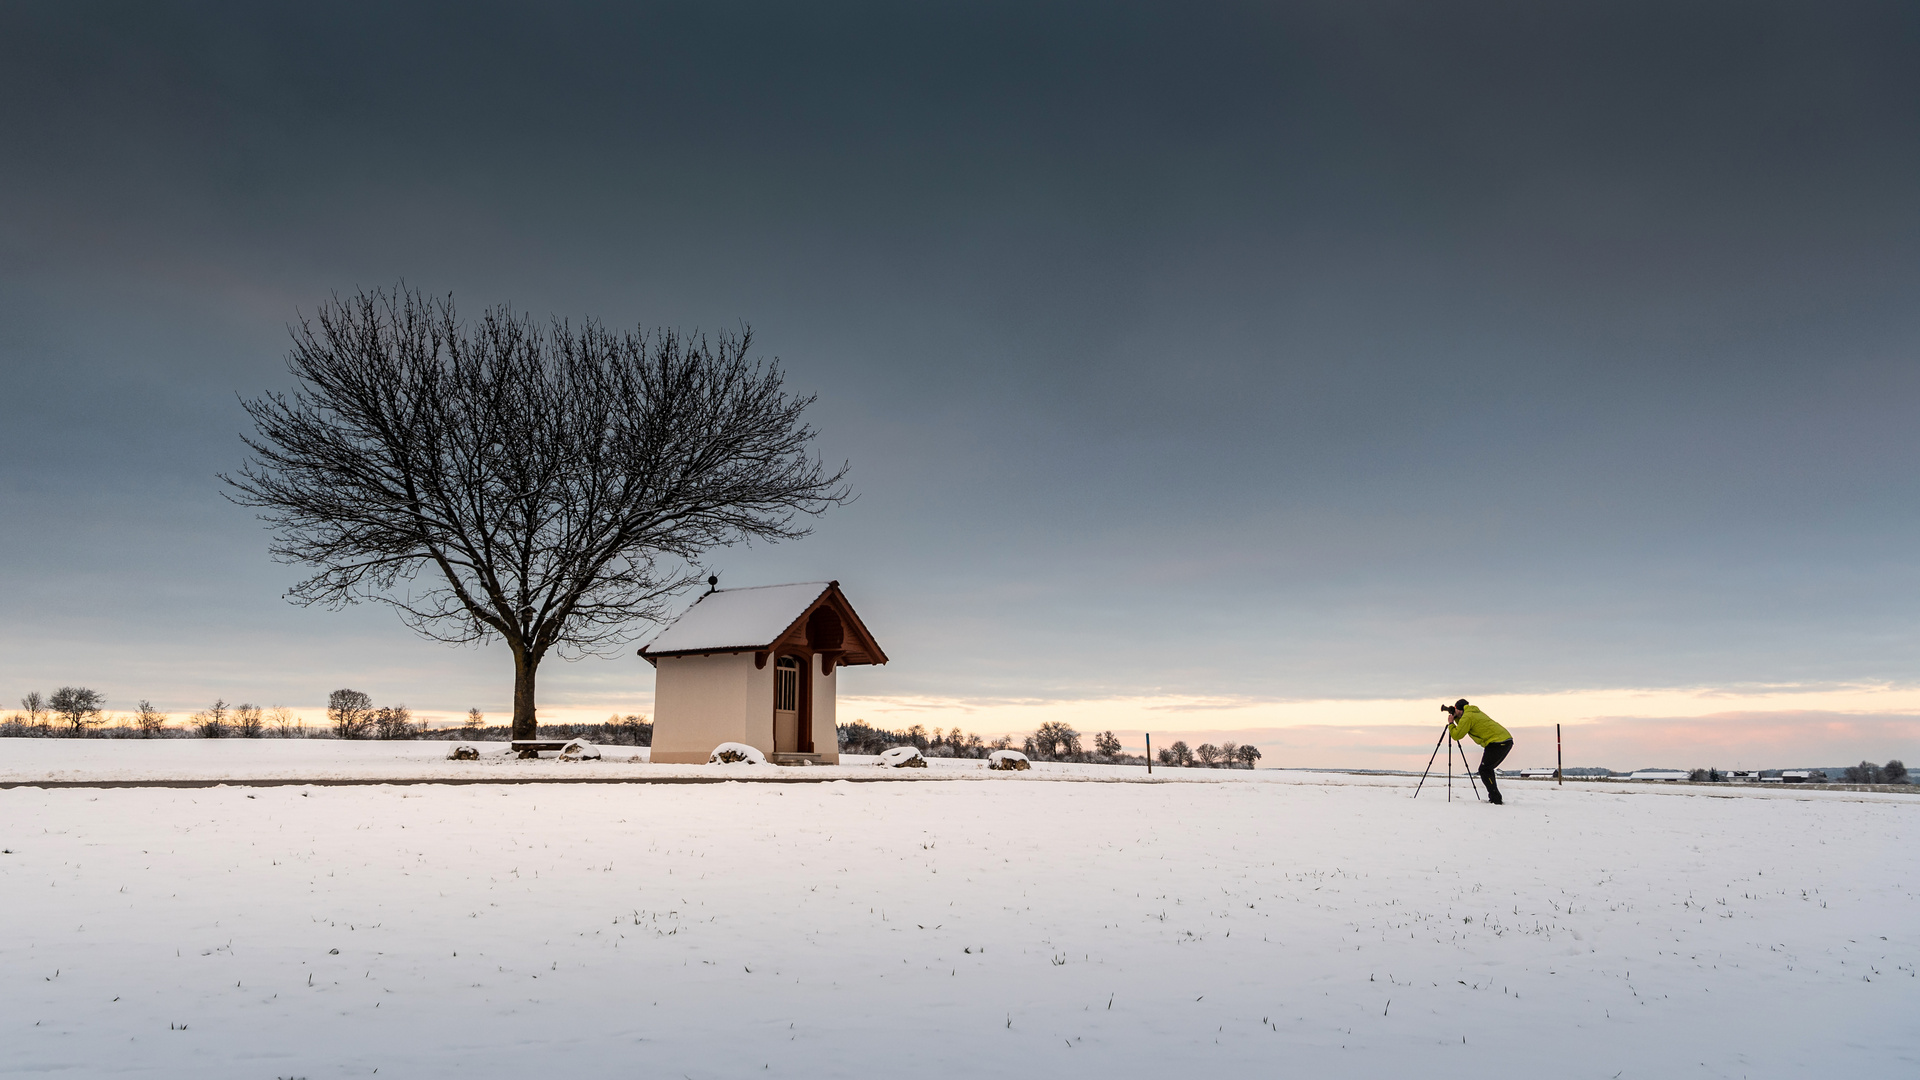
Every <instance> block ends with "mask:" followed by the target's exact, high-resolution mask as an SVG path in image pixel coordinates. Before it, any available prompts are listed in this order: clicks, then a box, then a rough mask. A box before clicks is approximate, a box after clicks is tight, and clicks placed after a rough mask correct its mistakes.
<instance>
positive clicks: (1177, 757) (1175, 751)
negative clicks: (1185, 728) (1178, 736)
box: [1166, 741, 1193, 768]
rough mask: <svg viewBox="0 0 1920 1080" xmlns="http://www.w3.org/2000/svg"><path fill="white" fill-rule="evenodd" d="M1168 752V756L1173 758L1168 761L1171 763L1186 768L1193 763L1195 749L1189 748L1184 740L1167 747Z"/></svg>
mask: <svg viewBox="0 0 1920 1080" xmlns="http://www.w3.org/2000/svg"><path fill="white" fill-rule="evenodd" d="M1166 752H1167V754H1168V756H1170V757H1171V758H1172V759H1173V760H1171V761H1168V762H1167V764H1169V765H1179V766H1181V767H1183V768H1185V767H1189V766H1191V765H1192V764H1193V751H1192V750H1189V749H1188V748H1187V744H1186V743H1185V742H1184V741H1176V742H1175V743H1174V744H1173V745H1172V746H1169V747H1167V751H1166Z"/></svg>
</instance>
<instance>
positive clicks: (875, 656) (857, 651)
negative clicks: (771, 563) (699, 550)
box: [640, 581, 887, 664]
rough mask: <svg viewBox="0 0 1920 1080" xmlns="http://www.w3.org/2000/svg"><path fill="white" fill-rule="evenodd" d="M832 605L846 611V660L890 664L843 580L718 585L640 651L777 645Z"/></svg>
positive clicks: (652, 655) (746, 648)
mask: <svg viewBox="0 0 1920 1080" xmlns="http://www.w3.org/2000/svg"><path fill="white" fill-rule="evenodd" d="M822 606H826V607H831V608H832V609H833V610H834V612H835V613H836V614H838V615H840V616H841V622H842V624H843V626H844V634H845V641H844V642H843V649H842V650H841V651H843V652H844V653H845V654H846V655H845V656H844V658H843V660H842V662H843V663H848V664H884V663H886V662H887V657H886V654H885V653H883V652H881V651H880V647H879V645H878V644H877V643H875V642H874V640H873V635H872V634H870V633H868V631H867V628H866V624H864V623H862V622H861V621H860V616H859V615H857V614H855V613H854V610H853V605H851V604H849V603H847V598H846V597H845V596H844V595H842V594H841V592H840V583H839V582H837V581H801V582H794V583H792V584H788V585H756V586H751V587H748V588H742V589H714V590H712V591H711V592H708V593H707V594H706V595H704V596H702V597H700V598H699V599H698V600H695V601H694V602H693V606H691V607H689V608H687V610H686V611H684V612H681V614H680V617H679V618H677V619H675V620H673V621H672V622H671V623H668V624H667V627H666V629H664V630H662V631H660V632H659V633H658V634H656V635H654V638H653V640H652V641H649V642H647V644H646V645H645V646H644V647H643V648H641V650H640V655H641V656H643V657H646V658H647V659H648V660H652V659H654V658H655V657H659V656H672V655H684V654H687V653H718V652H747V651H750V650H751V651H757V650H762V649H771V648H772V647H773V646H774V645H776V644H778V643H780V641H781V639H782V638H785V637H787V636H788V635H789V634H790V633H792V632H794V631H795V629H796V627H797V626H798V625H799V624H800V622H801V621H802V620H803V619H806V618H807V617H808V616H809V615H811V614H812V613H813V612H814V611H815V610H816V609H818V608H820V607H822Z"/></svg>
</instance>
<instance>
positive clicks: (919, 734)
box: [905, 724, 932, 751]
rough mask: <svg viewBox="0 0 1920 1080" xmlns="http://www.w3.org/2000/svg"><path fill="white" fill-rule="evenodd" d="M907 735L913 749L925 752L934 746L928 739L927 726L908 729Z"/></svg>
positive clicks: (920, 725) (918, 725) (917, 725)
mask: <svg viewBox="0 0 1920 1080" xmlns="http://www.w3.org/2000/svg"><path fill="white" fill-rule="evenodd" d="M905 734H906V736H907V737H906V742H908V743H910V744H912V746H913V748H914V749H916V750H922V751H924V750H925V749H926V748H927V747H928V746H931V745H932V743H931V742H930V741H929V740H928V739H927V729H926V727H925V725H922V724H914V725H913V726H911V727H909V728H907V730H906V733H905Z"/></svg>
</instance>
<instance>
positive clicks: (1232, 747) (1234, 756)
mask: <svg viewBox="0 0 1920 1080" xmlns="http://www.w3.org/2000/svg"><path fill="white" fill-rule="evenodd" d="M1239 760H1240V744H1239V743H1234V742H1223V743H1221V744H1220V767H1221V768H1223V769H1231V768H1233V766H1234V764H1235V763H1237V762H1238V761H1239Z"/></svg>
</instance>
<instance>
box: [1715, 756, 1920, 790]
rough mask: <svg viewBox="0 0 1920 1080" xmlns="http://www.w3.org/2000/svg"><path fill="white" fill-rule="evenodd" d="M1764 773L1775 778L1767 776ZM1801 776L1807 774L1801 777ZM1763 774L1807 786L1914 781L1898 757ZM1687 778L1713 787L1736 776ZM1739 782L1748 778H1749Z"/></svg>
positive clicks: (1716, 775)
mask: <svg viewBox="0 0 1920 1080" xmlns="http://www.w3.org/2000/svg"><path fill="white" fill-rule="evenodd" d="M1765 773H1771V774H1773V775H1772V776H1766V775H1765ZM1801 773H1804V774H1805V775H1804V776H1801V775H1799V774H1801ZM1760 775H1761V776H1762V777H1763V778H1765V779H1773V778H1774V777H1779V778H1781V779H1783V780H1794V781H1797V782H1799V783H1804V784H1910V783H1912V782H1913V778H1912V777H1911V776H1909V775H1908V774H1907V767H1906V766H1905V765H1904V764H1902V763H1901V761H1900V759H1899V758H1894V759H1892V760H1890V761H1888V762H1887V763H1886V764H1885V765H1875V764H1874V763H1873V762H1871V761H1863V762H1861V763H1860V764H1858V765H1849V766H1847V767H1846V768H1844V769H1784V770H1783V769H1767V770H1765V771H1764V772H1763V773H1761V774H1760ZM1687 779H1689V780H1693V781H1696V782H1702V783H1709V784H1713V783H1722V782H1725V781H1730V780H1733V779H1734V776H1733V774H1731V773H1727V772H1722V771H1721V770H1719V769H1695V770H1693V771H1692V772H1690V773H1688V774H1687ZM1740 779H1746V777H1741V778H1740Z"/></svg>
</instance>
